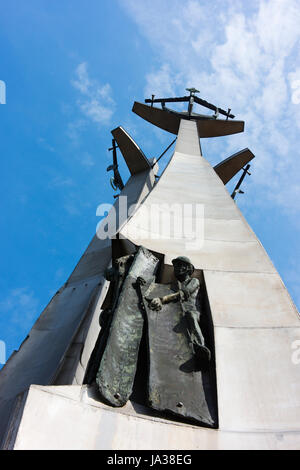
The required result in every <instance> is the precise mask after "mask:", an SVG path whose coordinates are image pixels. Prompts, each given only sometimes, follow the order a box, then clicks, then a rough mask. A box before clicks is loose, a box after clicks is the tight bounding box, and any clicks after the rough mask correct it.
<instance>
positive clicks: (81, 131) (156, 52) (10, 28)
mask: <svg viewBox="0 0 300 470" xmlns="http://www.w3.org/2000/svg"><path fill="white" fill-rule="evenodd" d="M0 8H1V14H0V45H1V48H0V80H2V81H4V82H5V84H6V104H5V105H4V104H3V105H2V104H1V105H0V120H1V126H0V139H1V140H0V141H1V180H2V181H1V203H2V204H1V206H2V210H1V222H0V223H1V230H0V236H1V246H2V253H1V276H0V341H3V342H5V344H6V355H7V357H8V356H9V355H10V354H11V353H12V351H13V350H14V349H18V347H19V345H20V342H21V341H22V340H23V339H24V337H25V336H26V335H27V333H28V332H29V330H30V328H31V326H32V324H33V323H34V321H35V320H36V318H37V317H38V315H39V314H40V313H41V311H42V310H43V308H44V307H45V306H46V305H47V303H48V302H49V300H50V298H51V296H52V295H53V294H54V293H55V292H56V290H57V289H58V288H59V287H60V286H61V285H62V284H63V283H64V282H65V281H66V279H67V278H68V276H69V274H70V273H71V271H72V270H73V268H74V266H75V264H76V263H77V261H78V259H79V258H80V255H81V254H82V252H83V251H84V249H85V248H86V246H87V244H88V242H89V240H90V239H91V237H92V236H93V234H94V232H95V228H96V225H97V223H98V221H99V220H98V218H97V217H96V209H97V206H98V205H99V204H100V203H103V202H106V203H107V202H108V203H109V202H112V201H113V191H112V189H111V187H110V185H109V178H108V174H107V173H106V167H107V166H108V164H110V159H111V157H110V155H109V153H108V152H107V148H108V147H109V146H110V145H111V134H110V130H111V129H113V128H115V127H117V126H118V125H122V126H123V127H124V128H125V129H126V130H127V131H128V132H129V133H130V134H131V135H132V137H133V138H134V139H135V140H136V141H137V143H138V144H139V145H140V146H141V147H142V149H143V150H144V152H145V154H146V155H147V156H148V157H154V156H158V155H159V154H160V153H161V152H162V150H163V149H164V148H165V147H166V146H167V145H168V144H169V143H170V142H171V141H172V140H173V138H172V136H171V135H169V134H167V133H165V132H163V131H161V130H158V129H154V128H153V126H150V125H149V124H147V123H145V122H143V121H142V120H141V119H140V118H139V117H137V116H135V115H134V114H133V113H132V112H131V107H132V104H133V101H134V100H139V101H143V99H144V98H145V97H150V95H151V94H152V93H155V94H156V95H157V96H169V95H183V94H185V88H186V87H187V86H195V87H196V88H198V89H199V90H200V91H201V94H200V96H202V97H203V98H204V99H207V100H208V101H211V102H213V103H215V104H217V105H219V106H220V107H222V108H225V109H227V107H231V108H232V112H233V113H234V114H235V115H236V116H237V118H238V119H242V120H245V122H246V131H245V133H244V134H243V135H237V136H232V137H227V138H222V139H214V140H209V139H207V140H206V141H203V142H202V149H203V152H204V155H205V157H206V158H207V159H208V160H209V161H210V162H211V163H213V164H215V163H217V162H219V161H220V160H222V159H224V158H226V157H228V156H229V155H231V154H232V153H235V152H236V151H238V150H240V149H242V148H244V147H249V148H250V149H251V150H252V151H253V153H254V154H255V155H256V158H255V160H254V161H253V164H252V167H251V173H252V176H251V177H248V178H247V179H246V180H245V183H244V186H243V189H244V190H245V194H244V195H240V196H239V197H238V199H237V204H238V205H239V207H240V208H241V209H242V211H243V213H244V215H245V217H246V219H247V221H248V222H249V224H250V226H251V227H252V228H253V229H254V231H255V232H256V234H257V236H258V237H259V239H260V240H261V242H262V243H263V245H264V247H265V249H266V250H267V252H268V254H269V256H270V258H271V259H272V261H273V263H274V264H275V266H276V268H277V270H278V271H279V273H280V275H281V277H282V279H283V281H284V283H285V284H286V286H287V288H288V289H289V292H290V294H291V296H292V298H293V300H294V301H295V303H296V304H297V306H298V308H299V305H300V293H299V285H300V274H299V261H300V256H299V255H300V249H299V238H300V237H299V235H300V221H299V199H300V184H299V173H300V150H299V133H300V60H299V59H300V47H299V45H300V44H299V42H300V30H299V24H300V5H299V2H298V1H294V0H272V1H265V0H258V1H253V2H251V6H249V5H248V2H244V1H243V0H241V1H235V0H230V1H229V0H228V1H224V0H223V1H215V2H210V1H207V0H203V1H200V0H185V1H184V2H183V1H182V0H160V1H157V0H151V1H149V0H141V1H139V2H137V1H136V0H135V1H133V0H101V1H99V0H97V1H96V0H87V1H86V2H83V1H82V0H81V1H80V0H60V1H58V0H52V1H50V0H47V1H43V0H27V1H26V2H24V0H10V2H1V4H0ZM121 173H122V176H123V178H124V180H126V178H127V177H128V171H127V170H126V168H125V165H124V164H123V163H121ZM234 182H235V181H233V182H232V185H233V184H234ZM1 344H2V343H1Z"/></svg>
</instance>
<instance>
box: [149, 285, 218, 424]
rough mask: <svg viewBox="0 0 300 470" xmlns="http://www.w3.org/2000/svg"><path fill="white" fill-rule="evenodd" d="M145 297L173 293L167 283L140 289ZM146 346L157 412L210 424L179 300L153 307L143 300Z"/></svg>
mask: <svg viewBox="0 0 300 470" xmlns="http://www.w3.org/2000/svg"><path fill="white" fill-rule="evenodd" d="M141 289H142V292H143V296H144V298H149V297H150V298H155V297H164V296H167V295H170V294H172V293H174V290H173V289H172V287H171V286H170V285H168V284H155V283H152V284H151V285H150V286H149V285H148V286H144V287H142V288H141ZM145 310H146V315H147V323H148V345H149V363H150V372H149V404H150V406H151V407H152V408H154V409H155V410H159V411H168V412H171V413H172V414H174V415H177V416H180V417H181V418H188V419H192V420H195V421H197V422H200V423H201V424H206V425H209V426H213V425H214V422H213V419H212V416H211V414H210V411H209V408H208V405H207V401H206V396H205V390H204V381H203V373H202V372H201V370H200V367H199V363H198V362H197V359H196V357H195V355H194V353H193V349H192V347H191V345H190V342H189V334H188V324H187V321H186V318H185V315H184V314H183V310H182V306H181V303H180V302H179V301H176V300H175V301H174V302H170V303H167V304H164V305H163V306H162V308H161V310H153V309H151V308H150V306H149V302H147V301H145Z"/></svg>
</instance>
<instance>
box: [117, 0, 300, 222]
mask: <svg viewBox="0 0 300 470" xmlns="http://www.w3.org/2000/svg"><path fill="white" fill-rule="evenodd" d="M121 3H122V5H123V6H124V8H125V9H126V10H127V11H128V12H129V14H130V15H131V16H132V17H133V19H134V20H135V21H136V23H137V24H138V26H139V28H140V31H141V33H142V34H143V35H144V36H145V37H146V38H147V39H148V40H149V42H150V43H151V45H152V48H153V50H154V54H156V61H157V62H158V66H157V68H156V70H153V69H152V70H151V71H149V73H148V74H147V75H146V77H145V79H146V85H145V92H146V94H147V96H149V95H151V93H155V90H158V94H160V95H161V96H162V95H169V94H172V95H177V96H178V95H179V96H180V95H183V94H184V93H185V88H186V87H187V86H195V87H196V88H198V89H199V90H200V91H201V95H200V96H203V97H204V98H205V99H207V100H208V101H211V102H213V103H215V104H217V105H218V106H220V107H223V108H225V109H226V108H227V107H232V108H233V113H234V114H236V116H237V119H243V120H245V122H246V131H245V133H244V135H237V136H234V137H232V138H230V139H227V140H225V141H223V140H220V141H218V140H217V139H216V140H215V142H213V141H211V142H209V143H206V142H205V143H204V146H205V150H206V149H207V154H206V156H207V157H208V159H211V158H214V159H215V156H216V154H217V153H218V154H219V155H222V157H223V158H225V157H226V154H224V152H225V153H226V151H227V152H228V154H227V156H228V155H230V154H231V153H234V152H235V151H237V150H239V146H240V148H243V147H249V148H250V149H251V150H252V151H253V152H254V154H255V155H256V157H257V158H256V159H255V160H254V162H253V171H252V176H251V179H252V183H251V184H252V185H253V184H254V185H255V187H256V188H255V190H256V192H257V196H258V198H257V200H258V201H260V200H265V201H268V202H269V203H270V202H271V203H273V204H275V205H278V206H280V207H281V209H282V210H284V211H286V212H288V213H289V214H291V215H292V216H293V214H294V213H295V212H296V211H297V210H299V203H298V201H299V190H300V184H299V181H300V155H299V154H300V150H299V145H298V142H299V128H300V104H298V105H296V102H297V101H298V100H297V97H298V95H299V97H300V92H299V90H298V89H297V87H296V85H295V81H296V80H298V79H299V80H300V74H299V70H300V65H299V58H300V53H299V50H300V48H299V46H300V28H299V24H300V4H299V2H298V1H297V0H272V1H270V0H257V1H256V2H255V3H254V4H251V5H248V3H246V2H235V1H233V2H221V1H216V2H213V3H212V2H209V1H207V0H201V1H200V0H198V1H196V0H189V1H186V2H181V1H179V0H172V1H171V0H170V1H164V2H160V1H158V0H151V1H150V0H144V1H143V2H142V4H141V2H135V1H134V0H126V1H121ZM297 83H298V82H297ZM299 83H300V82H299ZM299 89H300V85H299ZM297 93H298V94H297ZM293 97H294V99H293ZM219 160H221V158H219ZM254 204H255V202H254ZM297 220H298V219H296V218H295V217H294V216H293V221H294V222H295V223H298V222H297Z"/></svg>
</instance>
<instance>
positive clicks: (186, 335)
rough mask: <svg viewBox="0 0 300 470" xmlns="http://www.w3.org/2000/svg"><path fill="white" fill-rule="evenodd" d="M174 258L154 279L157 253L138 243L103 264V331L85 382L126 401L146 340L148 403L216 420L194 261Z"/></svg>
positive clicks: (116, 402)
mask: <svg viewBox="0 0 300 470" xmlns="http://www.w3.org/2000/svg"><path fill="white" fill-rule="evenodd" d="M172 264H173V268H174V279H173V282H171V283H169V284H162V283H158V282H156V278H157V273H158V269H159V265H160V260H159V258H158V257H157V256H155V255H154V254H153V253H151V252H150V251H149V250H147V249H146V248H144V247H140V248H139V249H138V250H137V253H136V254H134V255H128V256H124V257H122V258H119V259H118V260H116V262H115V263H114V266H113V268H111V269H109V270H108V271H107V274H106V275H107V278H108V279H109V280H110V281H111V300H110V306H109V307H108V308H107V309H105V310H104V311H103V312H102V314H101V320H100V321H101V325H102V331H101V333H100V339H99V341H98V342H97V344H96V347H95V350H94V352H93V355H92V358H91V361H90V362H92V365H91V366H90V368H89V369H90V371H89V374H88V376H89V377H88V378H87V380H86V382H87V383H91V382H92V381H93V380H94V381H96V384H97V388H98V391H99V393H100V397H101V399H103V400H104V401H105V402H106V403H108V404H109V405H111V406H124V405H125V404H126V402H127V401H128V400H129V398H130V396H131V394H132V392H133V387H134V383H135V376H136V372H137V365H138V360H141V359H139V350H140V347H141V342H142V341H145V342H146V351H147V353H146V357H144V358H143V361H144V364H143V365H142V366H143V368H144V369H145V368H147V385H146V390H147V392H146V395H147V398H146V403H145V404H146V405H147V406H148V407H150V408H151V409H153V410H156V411H159V412H163V413H167V414H172V415H173V416H174V417H175V416H177V417H178V418H179V417H180V418H181V419H182V418H184V419H189V420H192V421H194V422H197V423H198V424H201V425H204V426H210V427H215V426H216V414H217V413H216V409H215V408H216V407H215V404H214V403H213V402H214V400H213V397H212V395H213V393H212V391H213V388H214V387H213V384H212V383H211V380H210V376H211V371H209V369H210V363H211V351H210V349H209V348H208V347H207V346H206V344H205V340H204V335H203V332H202V330H201V327H200V311H199V307H198V298H199V288H200V282H199V279H198V278H197V277H192V275H193V272H194V267H193V265H192V263H191V261H190V260H189V259H188V258H186V257H184V256H180V257H178V258H176V259H174V260H173V261H172ZM96 371H97V372H96ZM95 376H96V377H95Z"/></svg>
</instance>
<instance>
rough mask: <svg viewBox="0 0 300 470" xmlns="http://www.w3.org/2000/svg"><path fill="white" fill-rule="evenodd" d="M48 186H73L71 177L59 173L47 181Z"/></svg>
mask: <svg viewBox="0 0 300 470" xmlns="http://www.w3.org/2000/svg"><path fill="white" fill-rule="evenodd" d="M48 186H49V188H51V189H53V188H57V187H62V188H66V187H70V186H74V181H73V180H72V178H69V177H67V178H66V177H63V176H61V175H57V176H55V177H54V178H53V179H52V180H51V181H50V182H49V184H48Z"/></svg>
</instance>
